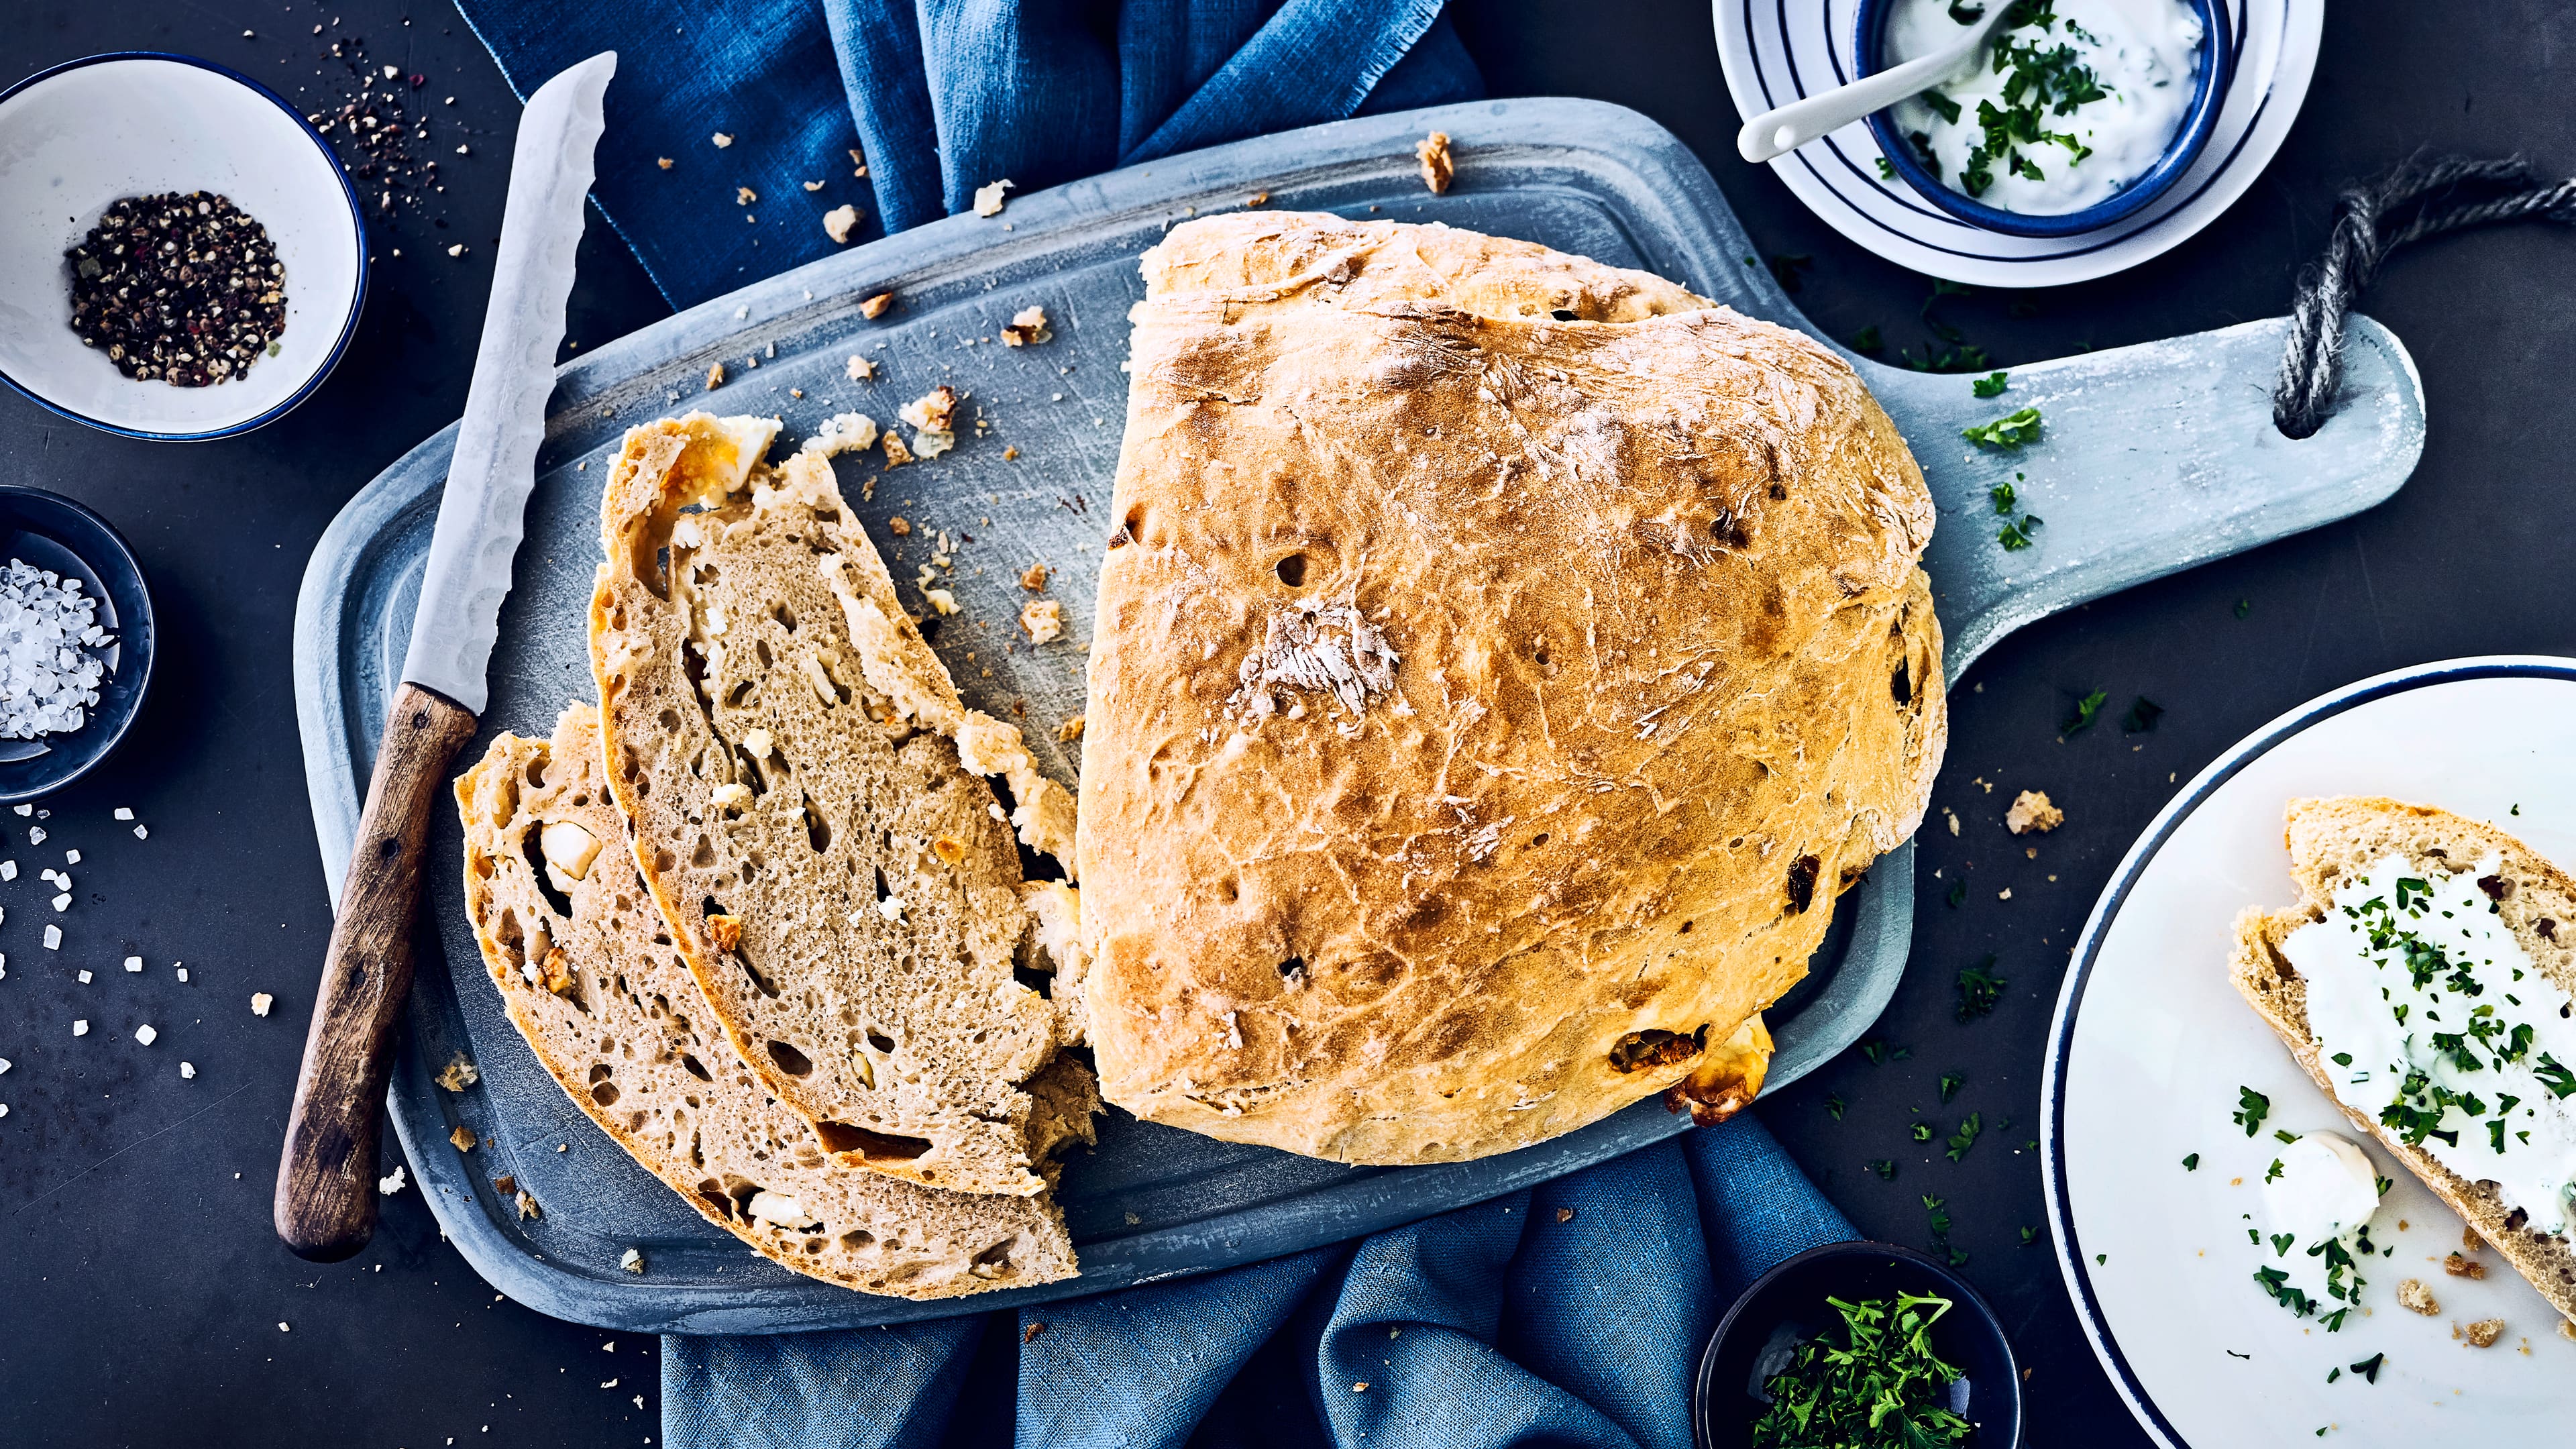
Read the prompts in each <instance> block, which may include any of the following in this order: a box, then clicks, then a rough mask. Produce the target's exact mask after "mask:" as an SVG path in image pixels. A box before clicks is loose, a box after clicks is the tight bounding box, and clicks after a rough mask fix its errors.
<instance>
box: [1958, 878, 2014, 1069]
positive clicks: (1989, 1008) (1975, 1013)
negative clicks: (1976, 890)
mask: <svg viewBox="0 0 2576 1449" xmlns="http://www.w3.org/2000/svg"><path fill="white" fill-rule="evenodd" d="M1951 889H1952V890H1954V891H1957V892H1958V893H1959V895H1960V896H1961V897H1962V898H1963V899H1964V898H1965V897H1966V895H1967V893H1968V883H1967V882H1966V881H1961V882H1959V883H1958V884H1957V885H1955V886H1952V887H1951ZM1951 904H1953V905H1956V904H1958V902H1956V901H1953V902H1951ZM1994 967H1995V958H1994V956H1993V955H1992V954H1991V953H1989V954H1988V955H1987V956H1986V958H1985V959H1984V960H1982V961H1979V962H1978V963H1977V964H1975V965H1973V966H1962V967H1960V968H1959V1006H1958V1010H1957V1012H1956V1013H1954V1014H1955V1015H1956V1016H1957V1017H1958V1019H1959V1021H1960V1022H1961V1023H1962V1024H1964V1023H1967V1022H1970V1021H1974V1020H1975V1019H1977V1018H1978V1017H1981V1016H1990V1015H1992V1014H1993V1013H1994V1009H1995V1007H1996V1006H1997V1004H1999V1003H2000V1002H2002V1000H2003V996H2004V988H2005V987H2007V986H2009V985H2011V984H2012V983H2011V982H2009V981H2007V980H2005V979H2004V978H2003V977H2001V976H1997V975H1996V974H1995V971H1994ZM1942 1100H1943V1101H1948V1100H1949V1099H1948V1098H1947V1097H1944V1098H1942Z"/></svg>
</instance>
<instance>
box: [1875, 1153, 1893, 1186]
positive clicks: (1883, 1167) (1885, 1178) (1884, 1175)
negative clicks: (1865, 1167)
mask: <svg viewBox="0 0 2576 1449" xmlns="http://www.w3.org/2000/svg"><path fill="white" fill-rule="evenodd" d="M1869 1170H1870V1171H1872V1172H1875V1173H1877V1174H1878V1180H1879V1181H1881V1182H1894V1181H1896V1160H1895V1159H1894V1158H1891V1157H1875V1158H1872V1159H1870V1162H1869Z"/></svg>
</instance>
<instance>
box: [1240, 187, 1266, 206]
mask: <svg viewBox="0 0 2576 1449" xmlns="http://www.w3.org/2000/svg"><path fill="white" fill-rule="evenodd" d="M1243 204H1244V205H1246V206H1268V205H1269V204H1270V193H1269V192H1267V191H1256V192H1254V193H1252V194H1251V195H1250V196H1247V197H1245V198H1244V199H1243Z"/></svg>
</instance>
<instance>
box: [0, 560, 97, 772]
mask: <svg viewBox="0 0 2576 1449" xmlns="http://www.w3.org/2000/svg"><path fill="white" fill-rule="evenodd" d="M97 620H98V601H97V600H96V599H93V598H91V597H90V596H89V595H87V594H85V593H83V592H81V581H80V580H79V579H76V578H65V577H63V576H62V575H60V574H57V573H54V572H53V571H51V570H50V569H37V568H32V567H30V566H29V565H28V564H27V562H26V561H25V560H23V559H14V558H13V559H11V560H9V567H8V568H7V569H5V570H0V739H13V740H32V739H35V738H36V737H38V736H39V735H51V734H62V733H65V732H67V731H71V730H76V729H79V728H80V727H81V726H82V725H83V724H86V723H88V721H89V709H90V707H91V706H94V705H96V704H97V703H98V682H99V680H100V679H101V678H102V677H103V676H104V675H105V674H106V672H107V666H106V665H104V664H102V663H100V662H99V659H98V656H97V655H95V654H92V653H91V652H90V651H91V650H92V649H94V648H97V647H98V646H100V645H102V644H106V643H109V642H111V640H110V637H109V635H108V632H107V631H106V630H105V629H102V628H100V627H99V626H98V622H97Z"/></svg>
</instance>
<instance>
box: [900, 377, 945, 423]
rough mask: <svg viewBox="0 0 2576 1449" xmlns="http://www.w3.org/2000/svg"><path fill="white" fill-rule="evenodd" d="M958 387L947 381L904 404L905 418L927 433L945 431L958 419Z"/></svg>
mask: <svg viewBox="0 0 2576 1449" xmlns="http://www.w3.org/2000/svg"><path fill="white" fill-rule="evenodd" d="M956 414H957V389H955V388H953V387H950V386H948V385H947V384H946V383H942V384H940V385H939V386H938V387H935V388H932V389H931V390H930V391H928V392H926V393H923V394H922V395H921V396H919V397H917V398H914V399H913V400H912V401H910V402H908V403H905V404H904V405H903V420H904V421H905V422H907V423H910V424H912V425H913V426H914V427H916V428H919V429H920V430H922V431H923V432H925V433H944V432H947V431H948V430H949V425H950V424H952V423H954V422H955V421H956Z"/></svg>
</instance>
